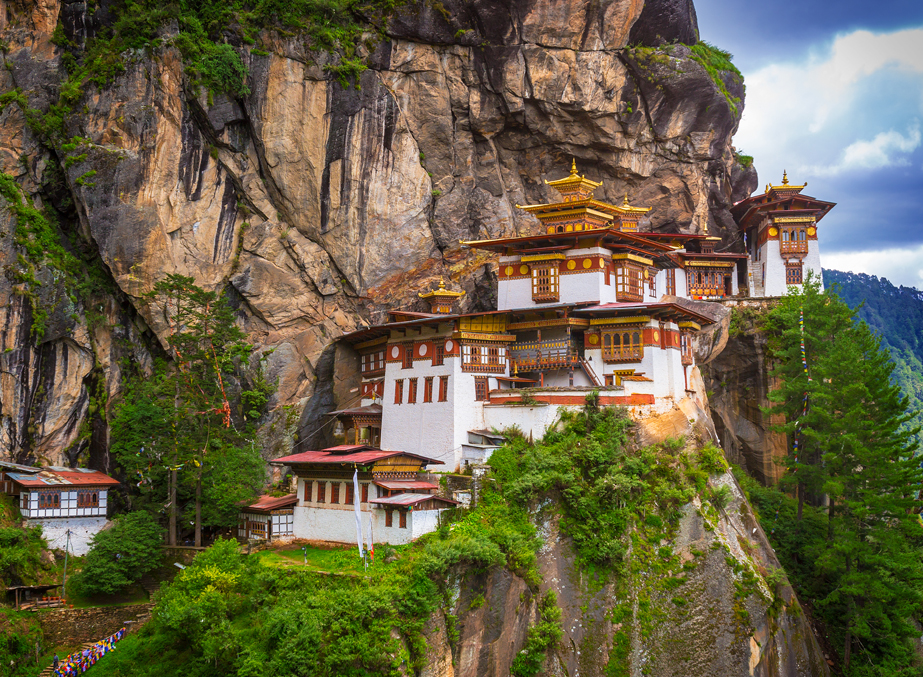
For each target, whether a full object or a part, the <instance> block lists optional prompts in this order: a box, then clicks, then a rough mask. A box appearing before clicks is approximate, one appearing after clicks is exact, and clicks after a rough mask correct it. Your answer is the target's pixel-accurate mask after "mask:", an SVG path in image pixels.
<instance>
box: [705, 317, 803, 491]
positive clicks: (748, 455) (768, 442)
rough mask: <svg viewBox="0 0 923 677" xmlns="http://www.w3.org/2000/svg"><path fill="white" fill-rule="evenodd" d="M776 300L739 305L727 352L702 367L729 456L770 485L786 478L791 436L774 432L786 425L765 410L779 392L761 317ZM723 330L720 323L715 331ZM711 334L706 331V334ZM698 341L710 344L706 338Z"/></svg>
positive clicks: (730, 323) (729, 323) (728, 328)
mask: <svg viewBox="0 0 923 677" xmlns="http://www.w3.org/2000/svg"><path fill="white" fill-rule="evenodd" d="M771 303H772V302H771V301H760V300H746V301H736V302H734V304H733V306H731V308H730V313H729V314H728V316H727V318H726V320H725V323H724V329H723V338H722V339H719V340H721V341H722V342H723V343H724V346H723V348H722V349H721V350H720V351H719V352H716V353H715V354H714V355H713V356H712V357H711V358H710V359H708V360H707V361H705V363H704V364H701V365H700V367H699V368H700V371H701V373H702V376H703V379H704V383H705V388H706V391H707V392H708V402H709V408H710V410H711V416H712V420H713V421H714V424H715V429H716V432H717V434H718V438H719V440H720V443H721V446H722V448H723V449H724V453H725V456H726V457H727V459H728V460H729V461H731V462H732V463H736V464H738V465H740V466H741V467H742V468H744V469H745V470H746V471H747V474H749V475H751V476H752V477H755V478H756V479H758V480H759V481H760V482H762V483H763V484H766V485H773V484H775V483H776V482H778V480H779V479H780V478H781V477H782V474H783V472H784V469H785V468H784V466H783V465H782V464H781V460H782V459H783V458H784V457H785V456H786V455H787V454H788V442H787V439H786V436H785V435H783V434H781V433H776V432H773V431H772V430H771V427H772V426H773V425H777V424H779V423H781V422H782V421H781V420H780V419H777V417H774V416H770V415H769V414H766V413H765V410H766V409H767V408H768V407H770V406H772V403H771V402H770V401H769V392H770V391H771V390H772V389H773V388H774V385H775V384H774V383H773V378H772V377H771V376H770V375H769V372H770V371H771V370H772V366H771V362H770V359H769V357H768V355H767V350H766V335H765V334H764V333H763V332H762V331H760V318H761V316H762V315H763V314H764V313H765V312H766V311H767V310H768V309H769V307H770V305H771ZM714 332H719V333H720V332H722V330H721V326H720V325H715V328H714V329H711V333H712V335H713V334H714ZM701 334H703V335H706V332H701ZM698 342H700V343H706V342H708V339H707V338H704V336H702V337H699V338H698Z"/></svg>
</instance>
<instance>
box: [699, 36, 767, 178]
mask: <svg viewBox="0 0 923 677" xmlns="http://www.w3.org/2000/svg"><path fill="white" fill-rule="evenodd" d="M690 49H691V50H692V59H693V60H695V61H697V62H698V63H699V64H701V65H702V67H703V68H705V70H706V72H707V73H708V75H709V76H710V77H711V79H712V81H713V82H714V83H715V85H716V86H717V87H718V89H719V90H720V91H721V93H722V94H724V98H725V99H727V102H728V106H730V108H731V112H732V113H733V114H734V115H737V113H738V108H737V106H738V105H739V104H740V98H739V97H736V96H732V95H731V93H730V92H729V91H728V88H727V84H726V83H725V78H726V77H728V78H732V79H734V80H736V81H737V82H738V83H740V84H741V85H743V75H742V74H741V72H740V71H739V70H737V66H735V65H734V64H733V63H732V62H731V59H733V58H734V57H733V56H732V55H731V53H730V52H727V51H725V50H723V49H719V48H718V47H715V46H714V45H711V44H709V43H707V42H705V41H702V40H700V41H699V42H697V43H696V44H694V45H692V47H690ZM751 162H752V158H751Z"/></svg>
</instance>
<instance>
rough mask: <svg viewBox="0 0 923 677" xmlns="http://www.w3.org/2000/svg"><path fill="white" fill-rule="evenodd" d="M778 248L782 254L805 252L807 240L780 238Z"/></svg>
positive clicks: (806, 250) (806, 251)
mask: <svg viewBox="0 0 923 677" xmlns="http://www.w3.org/2000/svg"><path fill="white" fill-rule="evenodd" d="M779 249H780V250H781V252H782V253H783V254H807V253H808V241H807V240H780V241H779Z"/></svg>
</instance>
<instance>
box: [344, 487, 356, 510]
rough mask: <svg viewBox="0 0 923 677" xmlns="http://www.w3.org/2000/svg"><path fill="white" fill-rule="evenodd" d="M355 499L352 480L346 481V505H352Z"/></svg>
mask: <svg viewBox="0 0 923 677" xmlns="http://www.w3.org/2000/svg"><path fill="white" fill-rule="evenodd" d="M354 499H355V489H354V487H353V483H352V482H347V483H346V505H352V502H353V500H354Z"/></svg>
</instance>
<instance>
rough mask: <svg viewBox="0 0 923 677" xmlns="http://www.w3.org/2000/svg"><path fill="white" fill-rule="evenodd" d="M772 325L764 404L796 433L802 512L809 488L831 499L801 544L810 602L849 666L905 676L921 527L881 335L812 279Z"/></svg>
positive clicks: (915, 471) (793, 465) (908, 432)
mask: <svg viewBox="0 0 923 677" xmlns="http://www.w3.org/2000/svg"><path fill="white" fill-rule="evenodd" d="M802 312H803V313H804V329H803V331H802V329H801V327H800V323H799V319H800V314H801V313H802ZM796 313H797V314H798V315H797V318H798V319H796ZM769 326H770V327H771V331H772V332H773V337H774V338H773V340H774V342H773V345H774V347H775V348H776V352H775V357H776V359H777V360H779V365H778V367H777V369H776V370H775V371H774V374H775V375H776V376H778V377H779V379H780V381H781V382H780V387H779V389H778V390H777V391H776V392H775V393H773V395H772V400H773V401H774V402H776V403H777V404H776V405H775V407H773V409H772V411H773V412H774V413H782V414H784V415H785V416H786V422H785V424H784V425H780V426H778V429H779V430H780V431H782V432H786V433H788V434H789V435H797V436H798V439H799V440H803V442H801V444H800V445H799V447H798V453H799V458H798V460H797V462H795V460H794V448H793V450H792V456H790V458H789V460H788V471H789V477H791V478H793V479H794V480H795V481H796V482H797V483H798V487H799V507H798V514H799V519H800V514H801V509H802V505H803V498H804V495H805V491H807V492H809V493H814V494H817V496H816V497H817V499H819V500H818V502H819V503H820V502H823V501H824V500H826V502H827V522H828V528H827V534H826V539H824V540H822V541H820V542H817V543H812V544H804V546H803V547H802V548H801V550H800V552H801V554H802V556H803V557H806V558H809V560H812V561H813V564H814V568H815V571H816V577H817V579H818V581H819V582H818V584H817V585H816V586H815V589H816V590H819V591H821V592H820V593H819V595H818V598H817V599H816V603H817V606H818V609H819V610H820V611H821V612H822V613H823V616H824V618H825V619H826V620H827V623H828V628H829V629H830V630H831V631H832V634H834V635H835V636H838V637H839V638H840V640H841V641H842V646H843V659H844V663H845V666H846V669H847V673H848V674H850V675H886V674H887V675H892V674H905V673H902V672H901V670H904V669H905V668H906V669H909V666H910V665H911V659H912V653H913V652H912V646H911V644H910V639H911V638H913V637H914V636H915V635H918V634H919V633H918V631H916V629H915V627H914V625H913V622H912V621H913V618H914V616H915V615H916V614H919V613H920V611H921V610H923V566H921V563H920V547H921V545H923V530H921V529H920V526H919V524H918V523H917V516H916V515H915V514H914V509H915V507H916V505H917V503H916V498H917V492H918V491H919V489H920V486H921V482H923V471H921V469H920V466H919V461H918V459H915V458H914V453H915V451H916V449H915V440H916V437H915V436H916V433H917V432H918V431H917V430H915V429H913V428H908V426H907V425H906V424H907V422H908V421H909V420H910V419H911V418H912V417H913V415H914V414H913V413H912V412H908V406H907V399H906V398H905V397H903V396H902V395H901V393H900V389H899V387H898V386H895V385H892V382H891V375H892V371H893V369H894V367H893V364H892V363H891V362H890V360H889V356H888V354H887V353H886V352H885V351H884V350H882V348H881V342H880V339H879V338H878V337H877V336H875V335H874V334H873V333H872V332H871V331H870V330H869V328H868V326H867V325H865V323H856V322H855V320H854V318H853V315H852V313H851V312H850V311H849V309H848V308H847V307H846V305H845V304H843V303H842V301H840V300H839V298H837V296H836V295H835V293H833V292H832V291H830V290H828V291H827V292H825V293H821V292H820V290H819V285H817V283H816V281H814V280H808V281H807V283H806V284H805V286H804V289H803V290H800V292H798V293H790V294H789V295H788V296H787V297H785V298H784V299H783V300H782V302H781V303H780V304H779V306H778V307H777V308H775V309H774V310H773V311H772V312H771V313H770V322H769ZM796 327H797V329H796ZM802 336H803V337H804V338H803V340H804V346H805V350H804V358H803V357H802V351H801V341H802ZM805 361H806V362H807V369H808V371H807V373H805V367H804V362H805ZM805 393H807V408H806V409H805V399H804V396H805ZM796 524H797V523H796ZM854 652H861V653H862V656H863V660H861V661H858V660H854V659H853V654H854ZM906 674H910V673H906Z"/></svg>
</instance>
